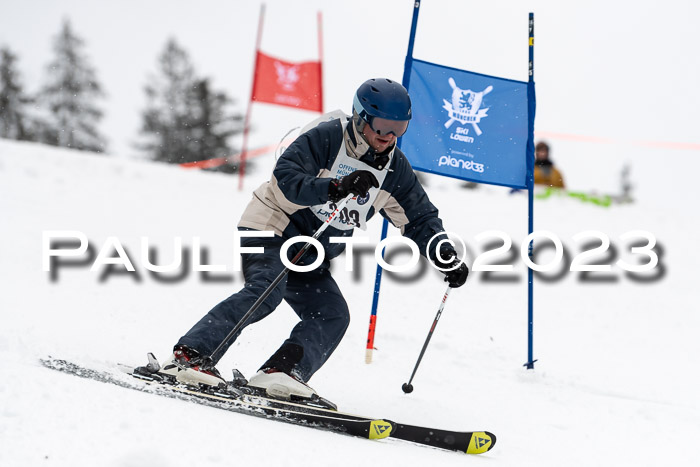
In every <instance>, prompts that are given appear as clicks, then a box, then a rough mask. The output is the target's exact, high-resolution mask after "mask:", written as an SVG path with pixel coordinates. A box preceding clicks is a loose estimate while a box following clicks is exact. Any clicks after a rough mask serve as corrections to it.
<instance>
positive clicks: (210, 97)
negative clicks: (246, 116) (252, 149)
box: [191, 78, 243, 173]
mask: <svg viewBox="0 0 700 467" xmlns="http://www.w3.org/2000/svg"><path fill="white" fill-rule="evenodd" d="M193 94H194V99H195V101H194V102H193V107H194V109H195V110H196V112H195V113H194V115H193V117H194V119H193V121H192V122H191V125H192V127H191V128H192V132H193V137H194V141H195V142H196V143H195V147H196V151H197V153H198V154H199V156H198V157H199V159H200V160H203V159H215V158H221V157H226V156H229V155H231V154H232V152H233V151H232V149H231V146H230V145H229V144H228V140H229V138H231V136H234V135H236V134H239V133H241V132H242V131H243V126H242V122H243V117H242V116H241V115H230V114H228V113H227V111H226V109H227V107H228V106H229V105H231V104H232V103H233V100H232V99H231V98H229V97H228V96H227V95H226V94H225V93H224V92H221V91H219V92H217V91H212V90H211V87H210V85H209V80H208V79H206V78H205V79H201V80H198V81H197V83H196V84H195V86H194V88H193ZM218 170H220V171H224V172H228V173H233V172H236V171H237V170H238V166H237V165H233V164H226V165H220V166H218Z"/></svg>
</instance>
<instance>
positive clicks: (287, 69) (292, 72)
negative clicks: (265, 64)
mask: <svg viewBox="0 0 700 467" xmlns="http://www.w3.org/2000/svg"><path fill="white" fill-rule="evenodd" d="M275 70H276V71H277V83H278V84H279V85H280V86H282V89H284V90H285V91H294V88H295V87H296V84H297V82H298V81H299V65H289V66H287V65H285V64H284V63H280V62H275Z"/></svg>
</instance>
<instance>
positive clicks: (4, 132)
mask: <svg viewBox="0 0 700 467" xmlns="http://www.w3.org/2000/svg"><path fill="white" fill-rule="evenodd" d="M16 62H17V56H16V55H15V54H13V53H12V52H11V51H10V49H9V48H7V47H3V48H2V49H0V138H8V139H17V140H29V139H31V134H32V130H31V129H32V125H31V119H30V117H29V115H28V113H27V106H28V105H29V104H30V103H31V102H32V99H31V98H30V97H29V96H27V95H26V94H24V91H23V89H22V84H21V82H20V75H19V72H18V70H17V68H16Z"/></svg>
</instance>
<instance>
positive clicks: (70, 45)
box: [39, 20, 106, 152]
mask: <svg viewBox="0 0 700 467" xmlns="http://www.w3.org/2000/svg"><path fill="white" fill-rule="evenodd" d="M84 45H85V44H84V41H83V40H82V39H80V38H79V37H78V36H76V35H75V33H74V32H73V29H72V28H71V25H70V22H69V21H67V20H66V21H64V23H63V27H62V29H61V31H60V33H59V34H58V36H57V37H56V39H55V40H54V44H53V50H54V54H55V56H54V59H53V60H52V61H51V62H50V63H49V65H48V67H47V73H48V79H47V80H46V84H45V85H44V87H43V89H42V90H41V93H40V95H39V97H40V98H41V100H42V104H43V106H45V107H46V108H47V110H48V115H49V118H50V126H49V128H47V129H46V130H45V132H44V135H43V137H42V139H43V140H44V142H46V143H48V144H54V145H56V146H62V147H68V148H74V149H81V150H85V151H94V152H103V151H104V150H105V145H106V142H105V138H104V137H103V136H102V135H101V134H100V133H99V131H98V130H97V126H96V125H97V123H98V122H99V121H100V119H101V118H102V116H103V114H102V111H101V110H100V109H99V108H98V107H97V105H96V103H95V101H96V100H97V99H99V98H101V97H103V96H104V92H103V91H102V87H101V86H100V84H99V82H98V81H97V76H96V73H95V70H94V69H93V68H92V66H91V65H90V63H89V61H88V59H87V58H86V56H85V55H84V54H83V52H82V50H83V47H84Z"/></svg>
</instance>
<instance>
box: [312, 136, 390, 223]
mask: <svg viewBox="0 0 700 467" xmlns="http://www.w3.org/2000/svg"><path fill="white" fill-rule="evenodd" d="M346 125H347V124H346ZM346 125H343V131H345V126H346ZM356 170H367V171H369V172H372V173H373V174H374V176H375V177H377V181H379V186H380V187H381V186H382V183H384V178H386V173H387V171H386V170H377V169H375V168H373V167H370V166H369V165H367V164H365V163H364V162H360V161H359V160H357V159H353V158H352V157H350V156H348V154H347V151H346V150H345V141H343V144H342V145H341V146H340V151H339V152H338V157H336V158H335V162H334V163H333V167H331V169H330V171H331V174H330V176H331V177H333V178H336V179H339V178H342V177H344V176H345V175H348V174H351V173H353V172H354V171H356ZM378 194H379V188H374V187H372V188H370V189H369V192H368V193H367V195H365V196H364V197H359V196H358V197H357V198H355V199H352V200H350V201H348V203H347V204H346V205H345V207H344V208H343V210H342V211H340V213H339V214H338V216H336V218H335V219H333V221H332V222H331V226H332V227H335V228H336V229H340V230H351V229H354V228H355V227H357V228H360V229H362V230H367V215H368V214H369V208H370V207H372V204H374V201H375V200H376V199H377V195H378ZM337 207H338V206H337V205H336V203H333V202H332V201H329V202H327V203H325V204H317V205H316V206H311V207H310V208H309V209H311V211H312V212H313V213H314V214H315V215H316V217H318V218H319V219H321V220H322V221H324V222H325V221H326V220H327V219H328V217H329V216H330V215H331V213H332V212H333V211H335V209H336V208H337Z"/></svg>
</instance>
